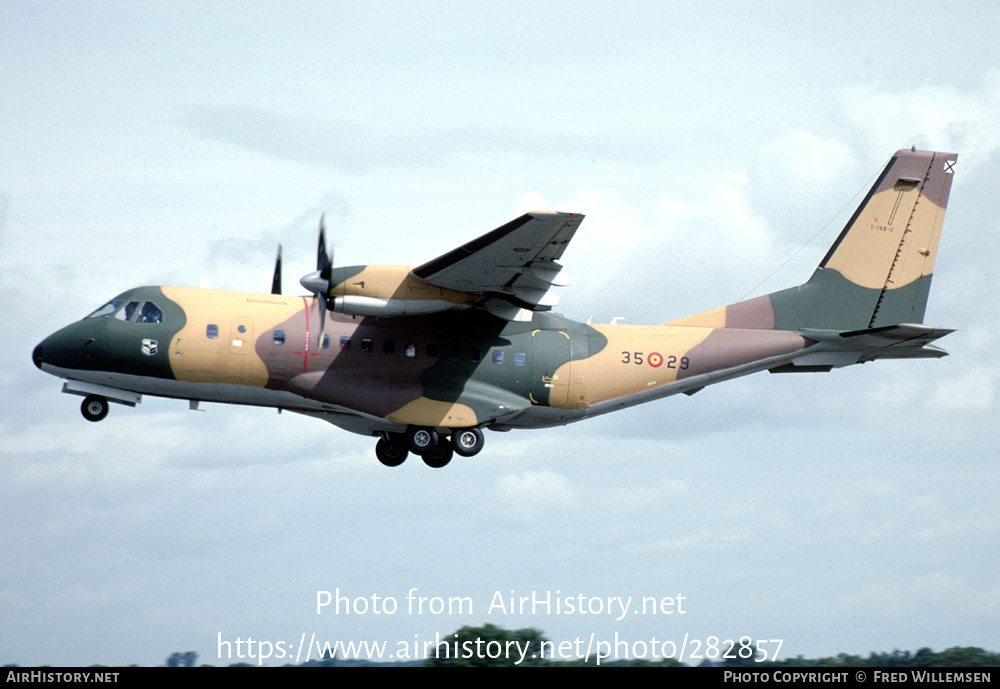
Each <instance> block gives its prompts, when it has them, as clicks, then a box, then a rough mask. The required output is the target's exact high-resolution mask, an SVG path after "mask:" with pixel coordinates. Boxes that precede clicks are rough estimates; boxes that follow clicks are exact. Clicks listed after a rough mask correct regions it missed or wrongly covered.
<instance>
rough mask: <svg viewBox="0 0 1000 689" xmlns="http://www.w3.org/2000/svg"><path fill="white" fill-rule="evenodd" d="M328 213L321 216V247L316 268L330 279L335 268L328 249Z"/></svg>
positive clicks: (321, 274)
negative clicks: (331, 271)
mask: <svg viewBox="0 0 1000 689" xmlns="http://www.w3.org/2000/svg"><path fill="white" fill-rule="evenodd" d="M325 219H326V214H325V213H324V214H323V215H321V216H319V247H317V250H316V270H318V271H319V275H320V277H321V278H323V279H324V280H329V279H330V270H331V269H332V268H333V257H332V255H331V254H329V253H327V250H326V223H325Z"/></svg>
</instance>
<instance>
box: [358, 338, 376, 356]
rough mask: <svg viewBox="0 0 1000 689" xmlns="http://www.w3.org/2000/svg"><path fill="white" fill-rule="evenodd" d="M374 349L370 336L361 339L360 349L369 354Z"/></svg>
mask: <svg viewBox="0 0 1000 689" xmlns="http://www.w3.org/2000/svg"><path fill="white" fill-rule="evenodd" d="M374 350H375V343H374V342H372V340H371V338H368V337H366V338H364V339H363V340H361V351H362V352H367V353H368V354H371V353H372V352H373V351H374Z"/></svg>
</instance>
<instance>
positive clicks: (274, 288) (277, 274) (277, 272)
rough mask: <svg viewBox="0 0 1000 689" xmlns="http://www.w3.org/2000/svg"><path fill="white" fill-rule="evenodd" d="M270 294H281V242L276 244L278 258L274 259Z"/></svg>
mask: <svg viewBox="0 0 1000 689" xmlns="http://www.w3.org/2000/svg"><path fill="white" fill-rule="evenodd" d="M271 294H281V244H278V258H276V259H275V260H274V278H273V279H272V280H271Z"/></svg>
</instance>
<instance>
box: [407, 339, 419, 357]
mask: <svg viewBox="0 0 1000 689" xmlns="http://www.w3.org/2000/svg"><path fill="white" fill-rule="evenodd" d="M416 355H417V345H415V344H413V343H412V342H407V343H406V356H408V357H410V358H411V359H412V358H413V357H415V356H416Z"/></svg>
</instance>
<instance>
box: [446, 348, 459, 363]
mask: <svg viewBox="0 0 1000 689" xmlns="http://www.w3.org/2000/svg"><path fill="white" fill-rule="evenodd" d="M458 355H459V350H458V347H456V346H454V345H451V346H450V347H448V361H458Z"/></svg>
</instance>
